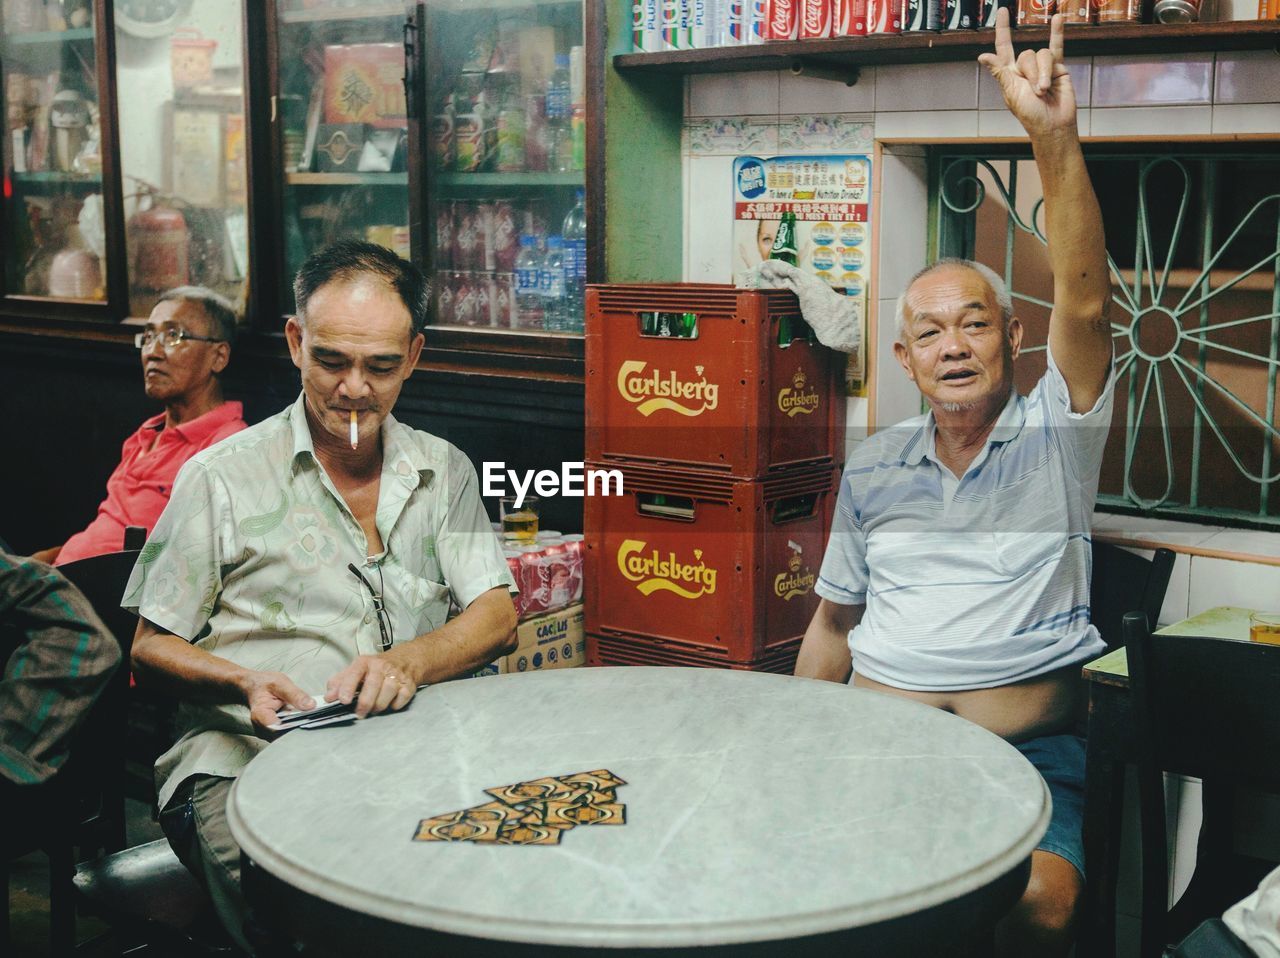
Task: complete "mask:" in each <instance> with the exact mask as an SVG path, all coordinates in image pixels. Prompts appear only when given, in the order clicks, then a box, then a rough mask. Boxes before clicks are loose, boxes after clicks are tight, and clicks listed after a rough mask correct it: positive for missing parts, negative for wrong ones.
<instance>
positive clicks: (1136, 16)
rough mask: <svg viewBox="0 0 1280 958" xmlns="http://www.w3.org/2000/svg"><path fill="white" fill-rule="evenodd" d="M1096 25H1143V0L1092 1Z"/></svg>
mask: <svg viewBox="0 0 1280 958" xmlns="http://www.w3.org/2000/svg"><path fill="white" fill-rule="evenodd" d="M1092 2H1093V21H1094V23H1141V22H1142V0H1092Z"/></svg>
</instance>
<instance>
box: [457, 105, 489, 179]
mask: <svg viewBox="0 0 1280 958" xmlns="http://www.w3.org/2000/svg"><path fill="white" fill-rule="evenodd" d="M453 130H454V150H455V156H456V161H455V166H454V168H455V169H456V170H457V171H458V172H459V173H478V172H480V170H481V169H482V168H483V167H484V165H485V163H486V161H488V159H489V150H488V135H489V126H488V123H487V122H486V121H485V117H484V114H483V113H459V114H458V115H457V116H456V117H454V125H453Z"/></svg>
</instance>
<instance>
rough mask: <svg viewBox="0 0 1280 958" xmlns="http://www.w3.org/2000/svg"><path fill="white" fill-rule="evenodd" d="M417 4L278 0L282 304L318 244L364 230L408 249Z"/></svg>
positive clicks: (286, 305) (363, 235)
mask: <svg viewBox="0 0 1280 958" xmlns="http://www.w3.org/2000/svg"><path fill="white" fill-rule="evenodd" d="M408 10H409V5H408V4H406V3H385V2H384V3H378V2H368V0H279V7H278V14H277V17H278V23H277V38H278V39H277V43H278V55H279V76H280V79H279V89H278V94H277V96H278V100H277V108H278V115H277V129H278V130H279V136H280V144H279V147H280V150H279V155H280V157H281V162H282V165H283V170H282V171H281V175H282V181H283V189H282V191H281V197H282V206H283V216H284V251H283V257H282V266H283V272H282V285H283V289H282V290H281V306H282V309H283V311H284V312H285V313H290V312H292V311H293V308H294V302H293V292H292V288H291V285H290V284H291V282H292V279H293V276H294V274H295V273H296V272H297V270H298V267H299V266H301V265H302V262H303V260H305V259H306V258H307V256H309V255H310V254H311V253H313V252H315V251H316V250H318V249H321V248H323V247H325V246H328V245H329V244H330V243H334V242H336V241H338V240H343V239H362V240H368V241H369V242H373V243H377V244H379V245H381V246H385V247H387V248H389V249H391V250H394V251H395V252H396V253H398V254H399V255H401V256H403V257H405V258H406V259H408V258H409V256H410V252H411V251H410V242H409V174H408V157H407V152H408V124H409V121H408V112H407V110H406V106H405V93H404V74H405V52H404V28H405V21H406V15H407V13H408Z"/></svg>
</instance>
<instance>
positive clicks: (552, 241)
mask: <svg viewBox="0 0 1280 958" xmlns="http://www.w3.org/2000/svg"><path fill="white" fill-rule="evenodd" d="M564 288H565V287H564V240H563V239H561V238H560V237H559V236H548V237H547V255H546V256H544V257H543V258H542V268H541V269H540V270H539V273H538V292H540V293H541V294H542V328H543V329H549V330H555V331H560V330H564V329H567V328H568V325H567V320H568V319H569V317H568V316H567V315H566V312H565V306H566V303H565V295H564Z"/></svg>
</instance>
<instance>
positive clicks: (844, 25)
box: [831, 0, 867, 37]
mask: <svg viewBox="0 0 1280 958" xmlns="http://www.w3.org/2000/svg"><path fill="white" fill-rule="evenodd" d="M831 19H832V24H831V35H832V36H836V37H855V36H864V35H865V34H866V32H867V0H835V6H834V8H833V10H832V17H831Z"/></svg>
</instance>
